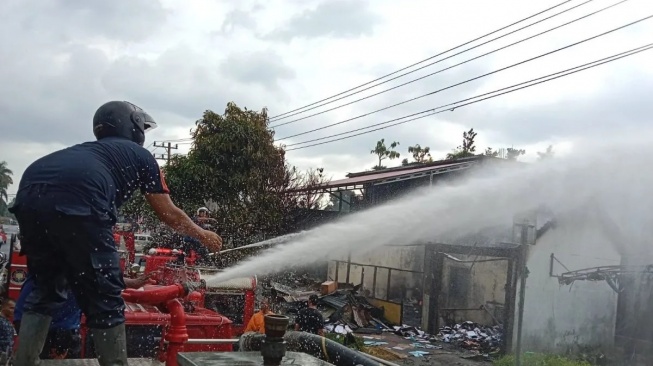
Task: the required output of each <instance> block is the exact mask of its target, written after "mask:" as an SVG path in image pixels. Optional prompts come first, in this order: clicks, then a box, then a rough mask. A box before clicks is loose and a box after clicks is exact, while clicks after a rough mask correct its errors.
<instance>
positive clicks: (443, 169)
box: [294, 161, 476, 191]
mask: <svg viewBox="0 0 653 366" xmlns="http://www.w3.org/2000/svg"><path fill="white" fill-rule="evenodd" d="M475 163H476V162H475V161H465V162H458V163H451V164H442V165H431V166H425V167H418V168H412V169H401V170H393V171H388V172H386V171H380V172H378V173H370V174H365V175H361V176H355V177H351V178H345V179H339V180H334V181H331V182H329V183H327V184H324V185H322V186H321V187H319V188H321V189H329V188H337V187H349V186H356V185H362V184H370V183H372V184H381V183H387V182H391V181H399V180H406V179H415V178H419V177H424V176H428V175H429V174H431V173H435V174H442V173H447V172H451V171H456V170H462V169H467V168H469V167H471V166H472V165H473V164H475ZM316 189H317V188H316V187H312V188H310V190H316ZM302 190H303V189H297V190H294V191H302Z"/></svg>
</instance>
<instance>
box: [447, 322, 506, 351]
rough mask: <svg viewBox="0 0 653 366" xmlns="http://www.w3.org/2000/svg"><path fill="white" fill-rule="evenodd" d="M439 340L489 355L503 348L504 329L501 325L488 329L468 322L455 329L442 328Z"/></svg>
mask: <svg viewBox="0 0 653 366" xmlns="http://www.w3.org/2000/svg"><path fill="white" fill-rule="evenodd" d="M437 338H438V339H439V340H441V341H442V342H445V343H452V344H455V345H457V346H459V347H461V348H465V349H468V350H475V351H480V352H485V353H489V352H494V351H497V350H499V347H501V342H502V339H503V328H502V327H501V326H500V325H496V326H493V327H488V326H482V325H479V324H476V323H474V322H470V321H466V322H463V323H460V324H456V325H455V326H453V327H442V328H440V333H439V334H438V337H437Z"/></svg>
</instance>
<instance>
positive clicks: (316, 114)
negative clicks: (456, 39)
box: [272, 0, 628, 128]
mask: <svg viewBox="0 0 653 366" xmlns="http://www.w3.org/2000/svg"><path fill="white" fill-rule="evenodd" d="M590 1H593V0H588V1H586V2H584V3H582V4H579V5H577V6H581V5H584V4H586V3H588V2H590ZM626 1H628V0H621V1H619V2H617V3H615V4H612V5H609V6H607V7H604V8H602V9H599V10H597V11H594V12H592V13H589V14H586V15H584V16H582V17H580V18H576V19H574V20H572V21H569V22H567V23H564V24H561V25H558V26H556V27H553V28H550V29H547V30H545V31H543V32H540V33H537V34H535V35H532V36H529V37H526V38H523V39H521V40H519V41H517V42H513V43H511V44H508V45H506V46H503V47H500V48H497V49H494V50H492V51H490V52H486V53H484V54H481V55H479V56H475V57H473V58H470V59H468V60H465V61H463V62H460V63H457V64H455V65H451V66H448V67H446V68H444V69H440V70H438V71H435V72H432V73H430V74H427V75H424V76H421V77H419V78H417V79H413V80H411V81H408V82H405V83H402V84H399V85H396V86H394V87H392V88H389V89H386V90H382V91H380V92H377V93H374V94H370V95H367V96H365V97H363V98H359V99H356V100H353V101H351V102H347V103H344V104H341V105H338V106H336V107H332V108H329V109H325V110H323V111H320V112H316V113H313V114H310V115H308V116H304V117H300V118H297V119H294V120H292V121H288V122H284V123H280V124H277V125H274V126H272V128H274V127H279V126H283V125H287V124H291V123H295V122H298V121H302V120H305V119H308V118H311V117H315V116H318V115H321V114H324V113H327V112H331V111H333V110H336V109H339V108H342V107H346V106H349V105H352V104H354V103H358V102H360V101H363V100H366V99H369V98H372V97H375V96H377V95H380V94H384V93H387V92H389V91H392V90H395V89H398V88H401V87H403V86H406V85H408V84H412V83H414V82H417V81H420V80H423V79H426V78H428V77H431V76H433V75H436V74H439V73H441V72H443V71H447V70H450V69H453V68H455V67H458V66H461V65H464V64H466V63H468V62H471V61H474V60H477V59H479V58H482V57H485V56H488V55H491V54H493V53H496V52H499V51H502V50H504V49H506V48H509V47H512V46H515V45H517V44H520V43H523V42H526V41H528V40H531V39H533V38H536V37H539V36H541V35H544V34H546V33H549V32H552V31H554V30H557V29H560V28H562V27H565V26H567V25H570V24H573V23H576V22H578V21H581V20H583V19H585V18H588V17H590V16H592V15H596V14H598V13H601V12H603V11H605V10H608V9H610V8H613V7H615V6H617V5H620V4H623V3H625V2H626ZM571 9H573V8H570V9H567V10H565V11H568V10H571ZM565 11H563V12H565ZM561 13H562V12H561ZM561 13H558V14H554V15H553V16H556V15H559V14H561ZM546 19H547V18H545V19H542V20H546ZM533 24H536V23H533ZM533 24H530V25H533ZM530 25H529V26H530ZM520 29H523V28H520ZM520 29H518V30H520ZM518 30H516V31H518ZM516 31H515V32H516ZM508 34H510V33H508ZM508 34H505V35H508ZM505 35H504V36H505ZM501 37H503V36H501ZM501 37H498V38H501ZM498 38H494V39H492V40H490V41H487V42H486V43H489V42H492V41H494V40H496V39H498ZM486 43H482V44H480V45H478V46H474V47H471V48H468V49H466V50H464V51H461V52H458V53H455V54H453V55H450V56H447V57H445V58H443V59H440V60H438V61H435V62H432V63H430V64H427V65H425V66H423V67H422V68H425V67H428V66H431V65H434V64H436V63H439V62H441V61H444V60H447V59H450V58H452V57H455V56H457V55H460V54H462V53H465V52H467V51H470V50H472V49H474V48H476V47H479V46H482V45H484V44H486ZM420 69H421V68H420ZM420 69H416V70H414V71H417V70H420ZM411 72H412V71H411ZM407 74H408V73H406V74H402V75H400V76H397V77H395V78H392V79H388V80H386V81H384V82H382V83H379V84H376V85H373V86H370V87H368V88H365V89H362V90H360V91H359V92H362V91H365V90H368V89H371V88H374V87H376V86H378V85H381V84H384V83H387V82H389V81H392V80H395V79H397V78H399V77H402V76H405V75H407ZM359 92H356V93H353V94H349V95H347V96H344V97H341V98H338V99H335V100H333V101H331V102H328V103H325V104H322V105H320V106H323V105H326V104H329V103H332V102H335V101H337V100H340V99H344V98H347V97H349V96H352V95H354V94H357V93H359ZM318 107H319V106H316V107H314V108H318ZM314 108H310V109H307V110H305V111H303V112H306V111H308V110H311V109H314ZM303 112H300V113H303Z"/></svg>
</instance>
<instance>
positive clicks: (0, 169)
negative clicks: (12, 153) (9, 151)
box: [0, 161, 14, 208]
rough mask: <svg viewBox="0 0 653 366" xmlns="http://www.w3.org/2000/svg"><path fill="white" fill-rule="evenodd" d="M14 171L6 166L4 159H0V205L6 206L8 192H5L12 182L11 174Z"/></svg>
mask: <svg viewBox="0 0 653 366" xmlns="http://www.w3.org/2000/svg"><path fill="white" fill-rule="evenodd" d="M13 174H14V172H12V171H11V169H9V168H8V167H7V162H6V161H0V206H3V207H5V208H6V207H7V203H8V200H9V193H8V192H7V190H8V188H9V186H10V185H12V184H14V180H13V179H12V175H13Z"/></svg>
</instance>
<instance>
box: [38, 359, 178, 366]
mask: <svg viewBox="0 0 653 366" xmlns="http://www.w3.org/2000/svg"><path fill="white" fill-rule="evenodd" d="M127 363H128V364H129V366H163V365H165V363H163V362H159V361H158V360H155V359H152V358H130V359H128V360H127ZM40 365H41V366H100V364H99V363H98V362H97V358H82V359H77V360H41V364H40Z"/></svg>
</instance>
